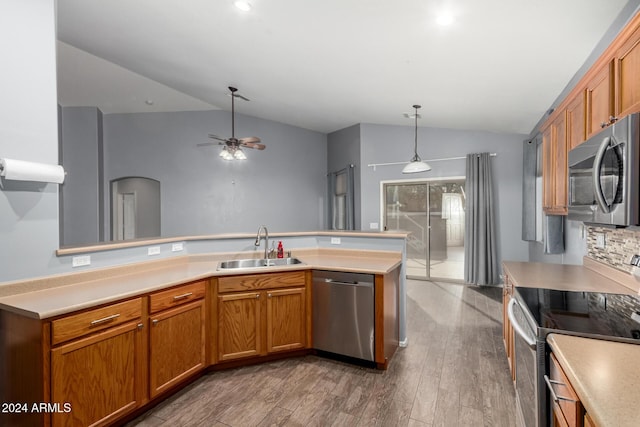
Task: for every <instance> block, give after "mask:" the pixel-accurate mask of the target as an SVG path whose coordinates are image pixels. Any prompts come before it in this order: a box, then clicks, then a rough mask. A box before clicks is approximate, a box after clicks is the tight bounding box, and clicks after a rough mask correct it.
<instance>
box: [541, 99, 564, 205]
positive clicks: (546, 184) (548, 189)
mask: <svg viewBox="0 0 640 427" xmlns="http://www.w3.org/2000/svg"><path fill="white" fill-rule="evenodd" d="M567 171H568V166H567V112H566V110H563V111H561V112H560V113H559V114H558V115H557V116H556V117H555V119H554V120H553V121H552V122H551V123H550V124H549V125H548V127H547V128H546V129H545V130H544V131H543V133H542V187H543V188H542V202H543V206H542V207H543V210H544V212H546V213H547V214H549V215H566V214H567Z"/></svg>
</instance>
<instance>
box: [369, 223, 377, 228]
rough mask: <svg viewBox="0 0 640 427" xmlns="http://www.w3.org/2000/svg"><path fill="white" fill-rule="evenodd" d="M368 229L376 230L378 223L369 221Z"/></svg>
mask: <svg viewBox="0 0 640 427" xmlns="http://www.w3.org/2000/svg"><path fill="white" fill-rule="evenodd" d="M369 229H370V230H377V229H378V223H377V222H370V223H369Z"/></svg>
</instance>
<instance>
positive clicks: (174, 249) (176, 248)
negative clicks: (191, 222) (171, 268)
mask: <svg viewBox="0 0 640 427" xmlns="http://www.w3.org/2000/svg"><path fill="white" fill-rule="evenodd" d="M183 249H184V244H183V243H182V242H180V243H174V244H172V245H171V252H180V251H181V250H183Z"/></svg>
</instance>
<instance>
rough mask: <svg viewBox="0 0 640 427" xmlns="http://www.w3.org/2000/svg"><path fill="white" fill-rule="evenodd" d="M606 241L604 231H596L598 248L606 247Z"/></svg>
mask: <svg viewBox="0 0 640 427" xmlns="http://www.w3.org/2000/svg"><path fill="white" fill-rule="evenodd" d="M605 246H606V242H605V240H604V233H596V248H598V249H604V248H605Z"/></svg>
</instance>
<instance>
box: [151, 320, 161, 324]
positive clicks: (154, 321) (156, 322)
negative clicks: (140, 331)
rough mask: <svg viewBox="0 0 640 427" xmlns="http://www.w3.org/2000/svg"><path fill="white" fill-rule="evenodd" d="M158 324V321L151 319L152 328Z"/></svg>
mask: <svg viewBox="0 0 640 427" xmlns="http://www.w3.org/2000/svg"><path fill="white" fill-rule="evenodd" d="M158 322H160V321H159V320H158V319H153V320H152V321H151V323H153V326H156V325H157V324H158Z"/></svg>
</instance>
